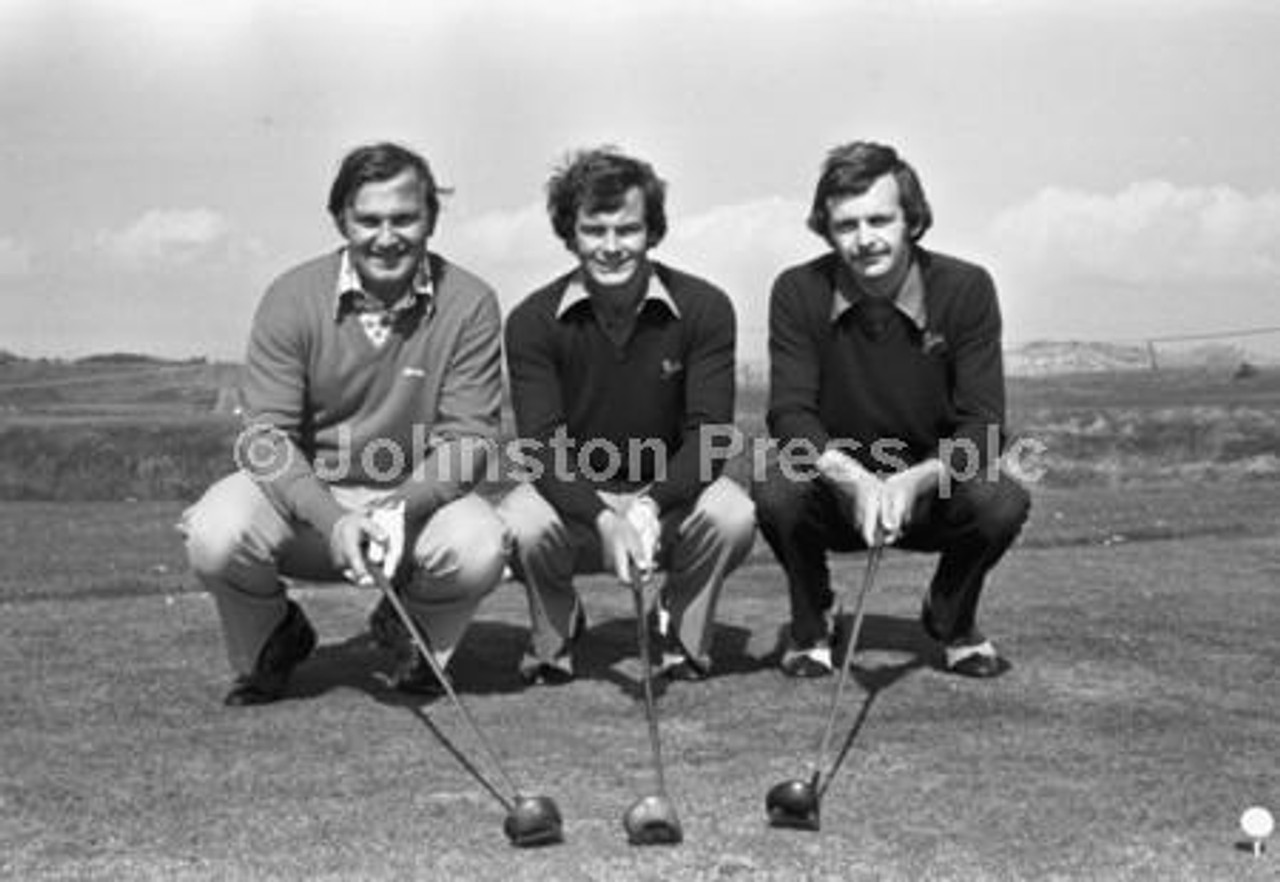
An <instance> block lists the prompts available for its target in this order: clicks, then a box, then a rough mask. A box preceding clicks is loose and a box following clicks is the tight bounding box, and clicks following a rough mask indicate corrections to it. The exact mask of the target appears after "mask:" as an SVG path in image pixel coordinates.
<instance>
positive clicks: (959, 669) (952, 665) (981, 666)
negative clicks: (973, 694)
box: [943, 643, 1013, 680]
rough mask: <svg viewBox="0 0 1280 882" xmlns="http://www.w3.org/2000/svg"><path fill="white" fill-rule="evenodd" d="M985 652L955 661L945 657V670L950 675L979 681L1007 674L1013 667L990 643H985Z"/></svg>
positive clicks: (974, 653) (973, 653)
mask: <svg viewBox="0 0 1280 882" xmlns="http://www.w3.org/2000/svg"><path fill="white" fill-rule="evenodd" d="M983 650H984V651H981V652H972V653H970V654H968V655H964V656H961V657H960V658H957V659H956V660H955V661H951V660H950V658H946V657H944V662H943V669H944V670H945V671H946V672H947V673H948V674H958V675H959V676H961V677H973V678H974V679H978V680H990V679H993V678H995V677H999V676H1000V675H1002V674H1005V673H1007V672H1008V671H1009V670H1010V669H1011V668H1012V667H1013V665H1012V664H1010V662H1009V660H1008V659H1007V658H1005V657H1004V656H1002V655H1000V653H998V652H996V650H995V647H994V646H992V645H991V644H990V643H984V644H983ZM953 651H954V650H953ZM949 654H950V653H948V655H949Z"/></svg>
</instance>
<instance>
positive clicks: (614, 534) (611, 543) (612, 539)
mask: <svg viewBox="0 0 1280 882" xmlns="http://www.w3.org/2000/svg"><path fill="white" fill-rule="evenodd" d="M596 529H597V530H598V531H599V533H600V545H601V547H602V548H603V550H604V560H605V566H608V567H610V568H612V570H613V571H614V573H615V574H616V575H617V577H618V579H619V580H620V581H622V582H625V583H626V584H628V585H631V584H633V583H634V581H635V576H637V575H644V574H647V573H650V572H652V571H653V570H654V569H655V568H656V566H657V554H658V540H659V538H660V536H661V534H662V522H661V520H660V519H659V517H658V505H657V503H655V502H654V501H653V500H652V499H650V498H649V497H647V496H636V497H633V498H631V499H630V500H628V501H626V502H624V503H622V504H621V505H620V506H618V507H617V508H606V509H604V510H603V511H601V512H600V514H599V515H598V516H597V517H596Z"/></svg>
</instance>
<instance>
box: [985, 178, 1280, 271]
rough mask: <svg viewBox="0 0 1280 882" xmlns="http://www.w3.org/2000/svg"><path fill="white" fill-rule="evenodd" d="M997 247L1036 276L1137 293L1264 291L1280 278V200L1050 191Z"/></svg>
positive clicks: (1184, 192)
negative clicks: (1145, 289) (1204, 287)
mask: <svg viewBox="0 0 1280 882" xmlns="http://www.w3.org/2000/svg"><path fill="white" fill-rule="evenodd" d="M991 234H992V239H991V241H992V247H993V248H994V249H996V250H998V251H999V252H1000V254H1001V255H1002V259H1003V262H1005V263H1007V264H1010V265H1027V266H1034V267H1036V268H1037V269H1036V271H1037V274H1038V275H1041V276H1049V275H1054V276H1058V277H1068V278H1083V279H1092V280H1100V281H1106V282H1114V283H1119V284H1129V285H1148V284H1174V285H1179V286H1185V285H1196V284H1205V283H1216V282H1236V283H1239V282H1260V281H1263V280H1265V279H1275V277H1276V276H1277V275H1280V193H1274V192H1269V193H1263V194H1261V195H1258V196H1249V195H1247V194H1244V193H1241V192H1239V191H1237V190H1235V189H1232V188H1230V187H1183V188H1180V187H1176V186H1174V185H1173V184H1170V183H1167V182H1165V181H1144V182H1140V183H1135V184H1131V185H1129V186H1128V187H1126V188H1125V189H1123V190H1121V191H1119V192H1118V193H1114V194H1099V193H1083V192H1078V191H1074V190H1064V189H1058V188H1046V189H1044V190H1041V191H1040V192H1039V193H1038V194H1036V196H1034V197H1033V198H1032V199H1030V200H1029V201H1027V202H1025V203H1023V204H1021V205H1017V206H1015V207H1013V208H1010V209H1008V210H1006V211H1004V212H1002V213H1001V214H1000V215H999V216H997V218H996V219H995V221H994V222H993V224H992V227H991Z"/></svg>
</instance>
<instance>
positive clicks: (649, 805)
mask: <svg viewBox="0 0 1280 882" xmlns="http://www.w3.org/2000/svg"><path fill="white" fill-rule="evenodd" d="M651 575H652V570H639V569H638V568H637V570H636V571H634V573H633V576H632V583H631V585H629V586H628V587H629V588H630V589H631V593H632V595H634V597H635V605H636V640H637V642H638V643H639V647H640V680H641V685H642V688H643V691H644V710H645V718H646V720H647V721H648V723H649V747H650V748H651V750H652V753H653V770H654V776H655V777H656V778H657V783H658V792H657V793H656V794H652V795H650V796H644V797H641V798H640V799H638V800H636V802H634V803H633V804H632V805H631V807H630V808H629V809H627V813H626V814H625V815H623V816H622V826H623V827H624V828H625V829H626V831H627V840H628V841H629V842H630V843H631V844H632V845H675V844H676V843H678V842H680V841H681V840H682V839H683V838H684V831H683V829H682V828H681V826H680V818H679V817H677V816H676V810H675V807H674V806H673V805H672V804H671V800H670V798H669V797H668V796H667V782H666V778H665V776H664V775H663V772H662V745H661V743H660V741H659V738H658V711H657V707H656V705H655V703H654V700H653V672H652V669H651V668H650V665H649V624H648V621H647V620H646V617H645V609H644V589H645V587H646V586H647V584H648V580H649V578H650V576H651Z"/></svg>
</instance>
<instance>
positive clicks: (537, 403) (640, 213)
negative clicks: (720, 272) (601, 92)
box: [499, 149, 755, 683]
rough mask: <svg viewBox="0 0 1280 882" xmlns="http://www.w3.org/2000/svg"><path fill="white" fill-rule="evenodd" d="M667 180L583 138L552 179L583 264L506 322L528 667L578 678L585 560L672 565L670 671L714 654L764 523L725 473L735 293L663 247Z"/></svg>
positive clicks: (559, 215) (553, 203) (511, 498)
mask: <svg viewBox="0 0 1280 882" xmlns="http://www.w3.org/2000/svg"><path fill="white" fill-rule="evenodd" d="M664 201H665V185H664V184H663V182H662V181H661V180H660V179H659V178H658V177H657V175H656V174H655V173H654V171H653V169H652V168H651V167H650V166H649V165H648V164H647V163H645V162H642V161H639V160H637V159H634V158H632V157H628V156H625V155H623V154H621V153H618V152H617V151H615V150H612V149H599V150H589V151H584V152H581V153H578V154H576V155H575V156H573V157H572V158H571V160H570V162H569V163H568V164H567V165H566V166H565V167H563V168H562V169H560V170H559V171H557V172H556V174H555V175H554V176H553V177H552V178H551V181H550V183H549V184H548V187H547V208H548V212H549V213H550V216H551V224H552V227H553V228H554V230H555V232H556V234H557V235H558V236H559V237H560V239H561V240H562V241H563V242H564V244H565V246H566V247H567V248H568V249H569V250H570V251H571V252H572V253H573V254H574V256H575V257H576V258H577V261H578V266H577V268H575V269H574V270H573V271H572V272H569V273H566V274H565V275H563V276H561V277H560V278H558V279H556V280H555V281H553V282H551V283H550V284H548V285H546V286H545V287H543V288H541V289H539V290H537V291H535V292H533V293H532V294H530V295H529V296H528V297H527V298H525V300H524V301H522V302H521V303H520V304H519V305H518V306H517V307H516V308H515V309H514V310H513V311H512V313H511V315H510V316H509V317H508V319H507V323H506V331H505V335H506V348H507V364H508V370H509V374H510V383H511V402H512V407H513V409H514V411H515V420H516V432H517V435H518V436H519V439H518V441H519V447H518V453H519V456H517V457H516V465H517V466H519V467H521V468H522V469H523V470H525V471H526V472H527V477H528V478H529V481H528V482H527V483H523V484H520V485H518V486H517V487H516V488H515V489H514V490H513V491H512V492H511V493H509V494H508V495H507V497H506V498H505V499H504V500H503V501H502V503H501V505H500V506H499V514H500V515H501V516H502V517H503V518H504V519H505V520H506V522H507V524H508V526H509V527H510V530H511V533H512V537H513V539H514V540H515V553H514V555H513V560H512V567H513V569H514V571H515V573H516V575H517V576H518V577H519V578H520V579H521V580H522V581H523V582H524V583H525V586H526V588H527V589H528V594H529V612H530V619H531V621H532V635H531V647H530V651H529V652H528V653H527V655H526V656H525V658H524V660H523V661H522V662H521V674H522V676H523V678H524V679H525V681H526V682H529V683H535V682H543V683H562V682H566V681H568V680H570V679H572V678H573V676H574V673H575V672H574V666H573V648H574V643H575V641H576V640H577V638H578V637H579V636H580V634H581V631H582V630H583V628H584V623H585V617H584V615H583V612H582V605H581V601H580V598H579V597H578V594H577V592H576V591H575V590H574V587H573V576H574V575H575V574H578V573H594V572H612V573H614V574H616V575H617V577H618V578H619V579H620V580H622V581H624V582H626V583H628V584H636V581H635V580H634V579H633V576H634V575H635V574H636V573H637V572H638V571H643V570H649V569H652V568H654V567H658V568H662V569H665V570H666V571H667V577H666V581H665V582H664V583H663V586H662V589H661V596H660V598H659V601H660V604H659V606H658V609H659V611H660V615H659V616H658V619H659V623H660V624H661V625H662V626H663V627H662V629H661V630H662V636H663V639H664V646H663V650H662V654H661V661H660V673H662V674H664V675H666V676H668V677H670V678H672V679H695V680H696V679H703V678H704V677H706V676H707V675H708V674H709V672H710V669H711V657H710V652H709V650H710V644H711V629H712V625H713V622H714V616H715V607H716V601H717V598H718V596H719V593H720V589H721V586H722V585H723V583H724V579H725V577H726V576H727V575H728V573H729V572H730V571H731V570H732V569H733V568H734V567H736V566H737V565H738V563H740V562H741V561H742V559H743V558H745V557H746V555H747V552H748V551H749V550H750V548H751V543H752V540H753V538H754V535H755V520H754V512H753V508H752V504H751V500H750V498H749V497H748V495H747V493H746V491H745V490H743V488H741V487H740V486H739V485H738V484H736V483H734V482H733V481H731V480H730V479H728V478H727V477H724V476H723V475H722V474H721V471H722V469H723V465H724V459H725V450H726V449H728V448H729V447H730V446H731V443H732V442H731V438H732V432H733V401H734V343H735V337H736V323H735V318H734V313H733V307H732V304H731V303H730V301H729V298H728V297H727V296H726V295H725V294H724V293H723V292H722V291H720V290H719V289H717V288H715V287H713V286H712V285H710V284H708V283H707V282H705V281H703V280H701V279H698V278H696V277H694V276H691V275H688V274H686V273H682V272H679V271H678V270H675V269H672V268H670V267H667V266H664V265H662V264H660V263H657V262H654V261H651V260H650V259H649V250H650V249H651V248H652V247H654V246H655V245H657V244H658V242H659V241H661V239H662V237H663V235H664V234H665V232H666V215H665V210H664Z"/></svg>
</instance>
